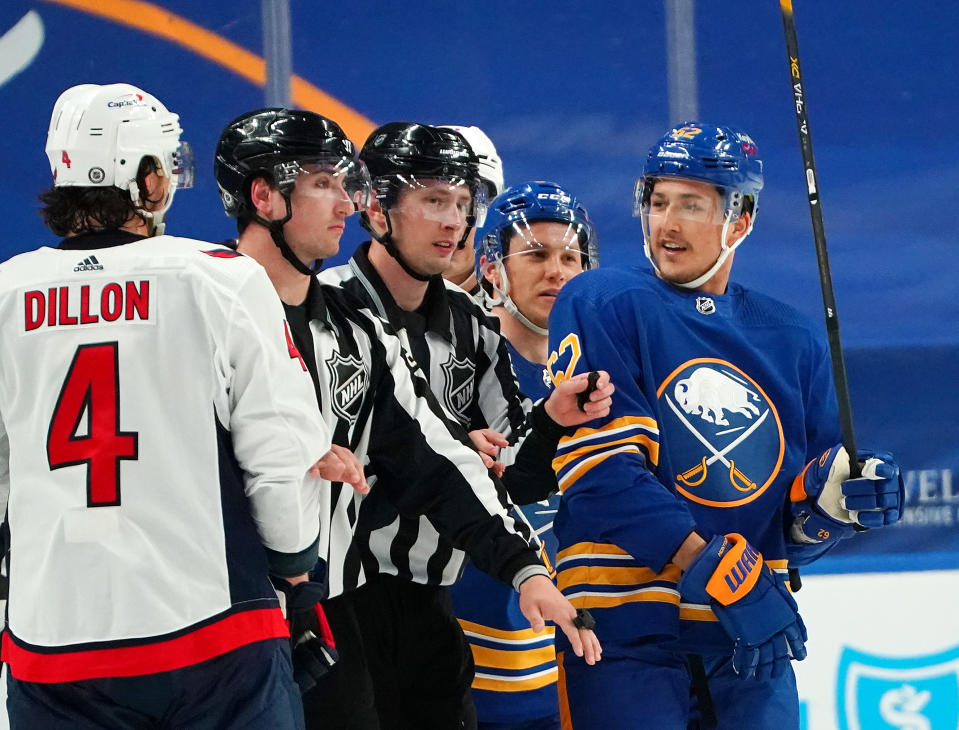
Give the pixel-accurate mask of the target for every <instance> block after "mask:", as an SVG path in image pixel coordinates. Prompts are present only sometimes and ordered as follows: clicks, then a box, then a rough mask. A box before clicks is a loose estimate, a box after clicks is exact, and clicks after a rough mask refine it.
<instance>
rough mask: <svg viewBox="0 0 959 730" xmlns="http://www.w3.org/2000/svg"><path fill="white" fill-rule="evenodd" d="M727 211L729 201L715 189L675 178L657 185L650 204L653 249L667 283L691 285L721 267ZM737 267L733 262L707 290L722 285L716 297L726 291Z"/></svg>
mask: <svg viewBox="0 0 959 730" xmlns="http://www.w3.org/2000/svg"><path fill="white" fill-rule="evenodd" d="M723 209H724V200H723V197H722V196H721V195H720V193H719V191H718V190H716V188H715V187H714V186H712V185H710V184H709V183H704V182H698V181H695V180H678V179H673V178H667V179H663V180H658V181H657V182H656V185H655V187H654V188H653V192H652V195H651V196H650V199H649V245H650V249H651V250H652V254H653V258H654V259H655V260H656V266H657V267H658V268H659V273H660V276H661V277H662V278H663V279H664V280H666V281H668V282H671V283H674V284H683V283H686V282H690V281H693V280H694V279H696V278H697V277H698V276H701V275H702V274H704V273H705V272H706V271H708V270H709V269H710V267H712V265H713V264H714V263H716V259H717V258H719V254H720V252H721V250H722V245H721V243H720V237H721V236H722V230H723ZM729 233H730V234H732V233H733V231H732V230H730V231H729ZM731 264H732V257H730V258H729V259H727V262H726V264H724V265H723V267H721V268H720V270H719V271H718V272H716V274H715V275H714V276H713V277H712V279H710V280H709V281H708V282H706V284H705V285H704V286H703V287H702V288H703V289H704V290H706V289H708V288H709V286H710V285H711V284H720V283H721V288H720V290H719V291H716V292H713V293H715V294H721V293H722V292H723V291H725V288H726V282H727V281H728V278H729V266H731ZM723 274H724V275H725V278H723V276H722V275H723ZM719 279H721V280H722V281H721V282H720V281H719ZM714 280H715V281H714Z"/></svg>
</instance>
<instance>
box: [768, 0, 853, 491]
mask: <svg viewBox="0 0 959 730" xmlns="http://www.w3.org/2000/svg"><path fill="white" fill-rule="evenodd" d="M779 5H780V8H781V9H782V16H783V30H784V31H785V34H786V55H787V57H788V59H789V80H790V85H791V86H792V94H793V107H794V109H795V111H796V126H797V129H798V131H799V147H800V149H801V151H802V159H803V167H804V168H805V171H806V193H807V197H808V200H809V215H810V217H811V218H812V230H813V238H814V240H815V243H816V260H817V262H818V264H819V284H820V286H821V287H822V303H823V309H824V310H825V315H826V334H827V336H828V338H829V351H830V353H831V355H832V374H833V380H834V381H835V385H836V400H837V402H838V405H839V425H840V428H841V429H842V443H843V446H844V447H845V449H846V451H847V452H848V453H849V467H850V471H851V477H852V478H856V477H858V476H860V470H859V461H858V459H857V458H856V453H857V452H856V435H855V429H854V426H853V419H852V402H851V401H850V398H849V380H848V378H847V377H846V361H845V358H844V357H843V352H842V342H841V340H840V338H839V313H838V311H837V310H836V297H835V295H834V294H833V288H832V274H831V273H830V270H829V253H828V251H827V249H826V232H825V229H824V228H823V222H822V207H821V204H820V200H819V181H818V179H817V177H816V160H815V158H814V157H813V151H812V134H811V132H810V129H809V119H808V118H807V116H806V95H805V90H804V87H803V78H802V68H801V66H800V64H799V43H798V41H797V40H796V23H795V20H794V19H793V9H792V0H779Z"/></svg>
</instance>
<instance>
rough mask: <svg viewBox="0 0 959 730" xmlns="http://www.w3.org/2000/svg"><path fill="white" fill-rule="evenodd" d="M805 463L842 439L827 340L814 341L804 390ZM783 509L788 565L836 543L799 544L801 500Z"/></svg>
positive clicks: (815, 555)
mask: <svg viewBox="0 0 959 730" xmlns="http://www.w3.org/2000/svg"><path fill="white" fill-rule="evenodd" d="M805 409H806V463H807V464H808V463H809V462H810V461H812V460H813V459H818V458H819V456H820V455H821V454H822V453H823V452H825V451H827V450H828V449H831V448H832V447H833V446H835V445H836V444H838V443H839V442H840V441H841V440H842V434H841V432H840V430H839V407H838V405H837V401H836V389H835V386H834V384H833V376H832V359H831V357H830V354H829V349H828V347H827V346H826V343H825V342H823V341H822V340H821V339H814V340H813V352H812V355H811V357H810V367H809V376H808V379H807V382H806V392H805ZM788 507H789V508H787V509H786V510H785V515H786V516H787V520H786V524H785V525H784V527H785V531H786V550H787V553H788V556H789V563H790V565H794V566H802V565H808V564H809V563H811V562H813V561H814V560H817V559H818V558H821V557H822V556H823V555H825V554H826V553H827V552H828V551H829V550H831V549H832V548H834V547H835V546H836V545H838V544H839V542H838V541H833V542H822V543H816V544H809V543H798V542H795V541H794V540H793V539H792V536H791V528H792V519H793V517H794V516H795V515H796V514H797V510H801V509H802V507H801V504H800V503H791V504H790V505H789V506H788Z"/></svg>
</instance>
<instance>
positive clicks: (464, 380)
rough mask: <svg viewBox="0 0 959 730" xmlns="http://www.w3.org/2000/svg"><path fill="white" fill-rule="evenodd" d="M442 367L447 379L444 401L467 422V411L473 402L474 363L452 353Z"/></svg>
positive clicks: (455, 413)
mask: <svg viewBox="0 0 959 730" xmlns="http://www.w3.org/2000/svg"><path fill="white" fill-rule="evenodd" d="M442 368H443V379H444V381H445V384H444V387H443V403H444V405H445V406H446V408H447V409H448V410H449V411H450V412H451V413H452V414H453V415H455V416H456V418H457V419H458V420H459V421H460V422H461V423H466V422H467V421H468V420H469V418H468V415H467V411H468V410H469V407H470V404H471V403H472V402H473V372H474V369H473V365H472V364H471V363H470V362H469V361H468V360H457V359H456V356H455V355H453V354H450V359H449V360H447V361H446V362H445V363H443V365H442Z"/></svg>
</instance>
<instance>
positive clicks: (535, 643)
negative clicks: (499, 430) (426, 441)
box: [453, 182, 598, 730]
mask: <svg viewBox="0 0 959 730" xmlns="http://www.w3.org/2000/svg"><path fill="white" fill-rule="evenodd" d="M476 240H477V244H476V280H477V281H481V282H482V283H483V286H484V288H485V290H486V292H487V294H488V295H489V296H490V299H491V301H493V302H495V304H494V306H493V308H492V314H493V316H494V317H496V319H497V320H498V321H499V325H500V330H501V332H502V333H503V336H504V337H505V338H506V347H507V350H508V351H509V358H510V362H511V363H512V365H513V370H514V372H515V373H516V378H517V381H518V382H519V386H520V389H521V390H522V391H523V393H524V394H526V396H527V397H529V398H532V399H533V400H535V401H538V400H540V399H542V398H545V397H547V396H548V395H549V392H550V382H549V377H548V374H547V371H546V356H547V354H548V352H549V350H548V341H547V329H546V328H547V324H548V319H549V312H550V309H551V308H552V306H553V302H554V301H555V299H556V295H557V294H558V293H559V291H560V289H562V287H563V286H564V285H565V284H566V282H568V281H569V280H570V279H572V278H573V277H574V276H577V275H579V274H580V273H582V272H583V271H584V270H585V269H589V268H594V267H595V266H596V265H597V263H598V246H597V238H596V233H595V231H594V229H593V225H592V223H591V222H590V220H589V215H588V213H587V212H586V209H585V208H584V207H583V206H582V205H581V204H580V203H579V201H578V200H577V199H576V198H575V197H573V196H572V195H571V194H570V193H569V192H567V191H566V190H564V189H563V188H562V187H560V186H559V185H557V184H555V183H551V182H529V183H524V184H522V185H516V186H513V187H510V188H508V189H507V190H506V191H504V192H503V193H502V194H501V195H500V196H499V197H497V198H496V199H495V200H494V201H493V202H492V203H491V204H490V207H489V211H488V212H487V214H486V222H485V223H484V225H483V227H482V228H481V229H480V230H479V231H478V232H477V235H476ZM488 438H491V439H495V440H496V442H497V443H499V444H501V445H504V444H505V440H501V439H502V437H501V436H499V434H488ZM494 446H495V444H494ZM488 455H490V456H493V455H495V452H493V453H490V454H488ZM558 504H559V495H556V496H554V497H551V498H550V499H548V500H543V501H542V502H535V503H533V504H530V505H525V506H521V507H516V510H517V512H518V513H521V514H522V516H523V518H524V519H525V520H526V521H527V522H528V523H529V525H530V527H531V528H532V530H533V532H534V533H535V534H536V535H537V537H538V538H539V539H540V541H541V542H542V544H543V549H544V550H545V554H544V556H543V557H544V562H546V564H547V565H548V566H550V567H552V563H553V561H554V560H555V558H556V540H555V538H554V536H553V531H552V523H553V515H554V514H555V513H556V508H557V506H558ZM512 593H513V592H512V591H509V590H508V589H506V588H505V587H503V586H500V585H498V584H497V583H496V582H495V581H493V580H490V579H489V577H487V576H486V575H484V574H483V573H481V572H480V571H479V570H478V569H477V568H476V567H475V566H474V565H473V564H472V563H468V564H467V566H466V569H465V571H464V573H463V577H462V578H461V579H460V581H459V582H458V583H457V584H456V585H454V586H453V608H454V609H455V611H456V615H457V617H458V618H459V621H460V625H461V626H462V627H463V631H464V632H465V633H466V637H467V639H468V640H469V642H470V647H471V649H472V651H473V659H474V661H475V663H476V674H475V677H474V679H473V700H474V703H475V705H476V714H477V717H478V719H479V728H480V730H559V727H560V724H559V702H558V699H557V694H556V654H555V648H554V642H553V630H552V629H550V630H549V632H548V633H545V634H535V633H533V632H532V631H531V630H530V628H529V622H527V621H524V619H523V614H522V613H521V612H520V609H519V602H518V600H517V599H516V598H515V597H514V596H513V595H511V594H512Z"/></svg>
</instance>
